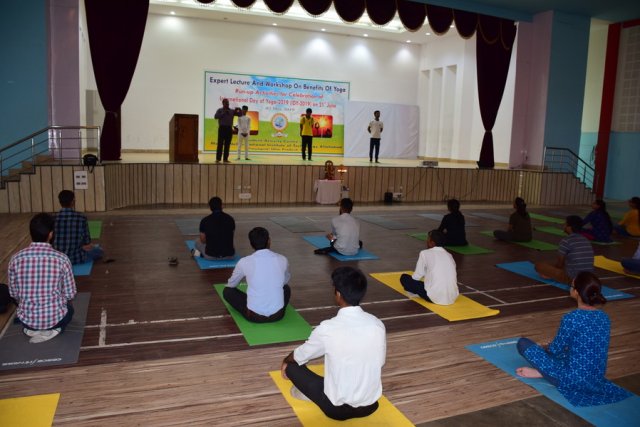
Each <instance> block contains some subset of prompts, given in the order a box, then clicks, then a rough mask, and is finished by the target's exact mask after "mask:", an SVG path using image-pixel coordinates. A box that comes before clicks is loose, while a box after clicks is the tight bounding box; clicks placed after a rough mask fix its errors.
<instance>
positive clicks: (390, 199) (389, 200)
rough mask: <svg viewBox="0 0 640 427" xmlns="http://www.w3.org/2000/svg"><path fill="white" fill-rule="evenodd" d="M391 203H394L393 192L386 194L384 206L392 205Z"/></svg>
mask: <svg viewBox="0 0 640 427" xmlns="http://www.w3.org/2000/svg"><path fill="white" fill-rule="evenodd" d="M391 203H393V193H391V192H386V193H384V204H385V205H390V204H391Z"/></svg>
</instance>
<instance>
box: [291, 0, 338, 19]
mask: <svg viewBox="0 0 640 427" xmlns="http://www.w3.org/2000/svg"><path fill="white" fill-rule="evenodd" d="M298 3H300V6H302V8H303V9H304V10H306V11H307V12H309V13H310V14H311V15H313V16H318V15H322V14H323V13H325V12H326V11H327V10H329V8H330V7H331V0H298Z"/></svg>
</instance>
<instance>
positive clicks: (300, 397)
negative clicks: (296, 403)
mask: <svg viewBox="0 0 640 427" xmlns="http://www.w3.org/2000/svg"><path fill="white" fill-rule="evenodd" d="M289 393H291V397H293V398H294V399H298V400H306V401H307V402H311V399H309V398H308V397H307V396H305V395H304V393H302V392H301V391H300V390H298V387H296V386H294V385H292V386H291V391H290V392H289Z"/></svg>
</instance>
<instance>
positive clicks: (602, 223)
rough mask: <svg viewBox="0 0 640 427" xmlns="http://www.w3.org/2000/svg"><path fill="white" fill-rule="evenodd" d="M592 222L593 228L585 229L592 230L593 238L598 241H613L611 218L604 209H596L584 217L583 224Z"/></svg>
mask: <svg viewBox="0 0 640 427" xmlns="http://www.w3.org/2000/svg"><path fill="white" fill-rule="evenodd" d="M587 224H591V228H590V229H589V228H586V229H585V231H587V232H590V233H591V234H592V235H593V240H595V241H596V242H610V241H611V231H613V230H612V225H611V218H608V217H607V214H605V213H604V212H603V211H602V210H600V209H596V210H593V211H591V212H589V214H588V215H587V216H586V217H585V218H584V221H583V222H582V225H587Z"/></svg>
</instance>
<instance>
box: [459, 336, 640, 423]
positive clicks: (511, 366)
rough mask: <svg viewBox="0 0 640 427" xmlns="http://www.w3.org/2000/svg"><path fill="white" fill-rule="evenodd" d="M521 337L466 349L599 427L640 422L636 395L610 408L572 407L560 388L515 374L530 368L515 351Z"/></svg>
mask: <svg viewBox="0 0 640 427" xmlns="http://www.w3.org/2000/svg"><path fill="white" fill-rule="evenodd" d="M517 342H518V338H507V339H503V340H499V341H493V342H486V343H482V344H473V345H468V346H466V348H467V350H470V351H472V352H473V353H475V354H477V355H478V356H480V357H481V358H483V359H484V360H486V361H487V362H489V363H491V364H492V365H494V366H496V367H497V368H499V369H501V370H503V371H504V372H506V373H507V374H509V375H511V376H513V377H515V378H516V379H518V380H520V381H522V382H523V383H525V384H527V385H529V386H531V387H533V388H534V389H536V390H537V391H538V392H539V393H540V394H542V395H544V396H545V397H547V398H548V399H551V400H552V401H554V402H556V403H557V404H559V405H560V406H562V407H564V408H565V409H567V410H569V411H571V412H573V413H574V414H576V415H577V416H579V417H581V418H584V419H585V420H586V421H588V422H590V423H592V424H594V425H596V426H599V427H623V426H637V425H638V420H640V397H639V396H637V395H633V396H632V397H629V398H627V399H625V400H622V401H620V402H617V403H612V404H609V405H599V406H585V407H578V406H573V405H572V404H571V403H569V401H568V400H567V399H565V397H564V396H563V395H562V394H560V392H559V391H558V389H557V388H555V387H554V386H553V385H551V384H550V383H549V382H547V380H545V379H543V378H523V377H519V376H518V375H516V369H517V368H519V367H521V366H531V365H529V363H527V361H526V360H525V359H524V358H523V357H522V356H520V354H519V353H518V350H517V349H516V343H517Z"/></svg>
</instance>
